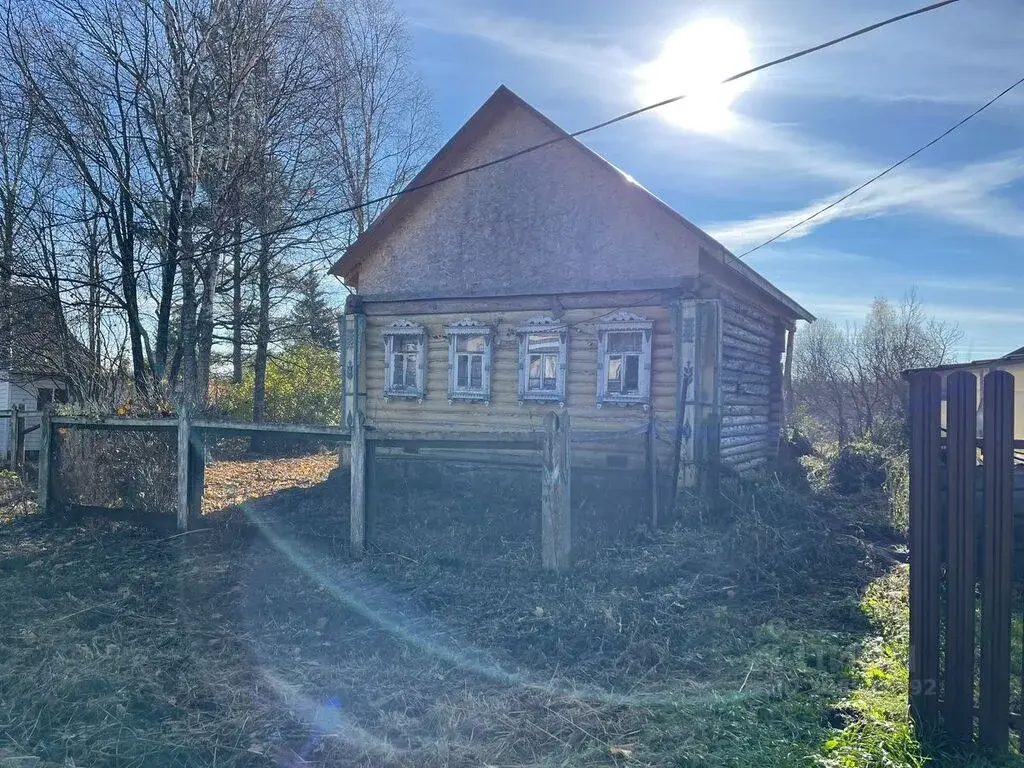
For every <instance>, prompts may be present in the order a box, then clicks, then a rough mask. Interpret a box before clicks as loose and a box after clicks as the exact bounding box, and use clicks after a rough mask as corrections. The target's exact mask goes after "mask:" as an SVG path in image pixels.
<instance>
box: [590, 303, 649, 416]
mask: <svg viewBox="0 0 1024 768" xmlns="http://www.w3.org/2000/svg"><path fill="white" fill-rule="evenodd" d="M653 328H654V324H653V323H652V322H651V321H650V320H648V319H647V318H645V317H641V316H640V315H634V314H631V313H628V312H619V313H616V314H614V315H612V316H611V317H609V318H608V319H606V320H605V321H603V322H601V323H600V324H599V325H598V345H597V348H598V355H597V372H598V379H597V402H598V404H599V405H600V404H602V403H643V404H646V403H649V402H650V397H651V336H652V333H653Z"/></svg>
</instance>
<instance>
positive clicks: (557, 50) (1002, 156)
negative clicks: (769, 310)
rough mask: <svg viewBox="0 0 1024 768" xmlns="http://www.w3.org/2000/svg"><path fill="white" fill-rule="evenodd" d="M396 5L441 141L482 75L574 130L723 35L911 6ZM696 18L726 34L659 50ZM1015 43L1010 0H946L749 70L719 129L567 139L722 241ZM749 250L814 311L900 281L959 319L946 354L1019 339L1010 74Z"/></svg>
mask: <svg viewBox="0 0 1024 768" xmlns="http://www.w3.org/2000/svg"><path fill="white" fill-rule="evenodd" d="M395 2H396V5H397V6H398V8H399V9H400V10H401V11H402V12H404V13H405V15H406V16H407V18H408V20H409V24H410V27H409V29H410V34H411V37H412V44H413V49H414V55H415V57H416V64H417V66H418V68H419V70H420V72H421V73H422V75H423V77H424V79H425V80H426V83H427V86H428V87H429V88H430V90H431V92H432V93H433V96H434V102H435V106H436V109H437V112H438V116H439V119H440V126H441V131H442V133H443V135H444V137H445V138H447V136H449V135H450V134H451V133H453V132H454V131H456V130H457V129H458V128H459V126H460V125H462V123H463V122H464V121H465V120H466V118H468V117H469V115H470V114H472V113H473V111H475V110H476V108H477V107H479V105H480V104H481V103H482V102H483V101H484V100H485V99H486V98H487V97H488V96H489V95H490V93H491V92H492V91H493V90H494V89H495V88H496V87H497V86H498V85H499V84H502V83H504V84H505V85H507V86H508V87H510V88H511V89H512V90H514V91H516V92H517V93H518V94H519V95H520V96H522V97H523V98H525V99H526V100H527V101H529V102H530V103H531V104H533V105H534V106H536V107H537V108H538V109H540V110H541V111H543V112H544V113H546V114H547V115H548V116H549V117H551V118H552V119H553V120H555V121H556V122H557V123H559V124H560V125H561V126H562V127H563V128H565V129H567V130H574V129H577V128H581V127H584V126H586V125H589V124H591V123H594V122H598V121H599V120H601V119H604V118H607V117H610V116H612V115H614V114H617V113H618V112H622V111H626V110H628V109H631V108H635V107H637V106H640V105H641V104H642V103H643V100H644V97H650V96H651V94H652V93H660V94H663V96H664V97H667V96H671V95H674V94H675V93H676V92H677V91H680V92H681V91H684V90H686V89H687V88H688V87H689V86H688V83H689V82H690V81H689V80H688V79H687V77H688V76H689V74H692V73H688V72H680V73H679V78H678V83H679V86H681V87H678V86H677V85H676V77H675V75H674V73H675V72H676V71H677V70H678V69H680V68H686V67H687V66H692V62H693V60H694V58H695V56H696V58H697V60H699V61H701V62H709V63H708V66H709V67H712V68H714V67H715V66H717V67H719V68H721V67H727V68H728V69H727V71H731V69H732V68H735V67H732V65H733V63H734V62H741V61H742V59H743V57H742V56H741V55H740V52H742V49H743V48H744V47H748V49H749V50H748V52H747V54H746V55H747V57H748V60H749V61H752V62H753V63H760V62H762V61H765V60H768V59H772V58H775V57H777V56H780V55H783V54H785V53H789V52H791V51H794V50H796V49H798V48H801V47H805V46H807V45H811V44H814V43H817V42H820V41H823V40H825V39H827V38H829V37H833V36H836V35H838V34H842V33H844V32H847V31H850V30H852V29H854V28H857V27H860V26H863V25H865V24H868V23H871V22H873V21H877V20H879V19H882V18H885V17H887V16H891V15H893V14H896V13H899V12H901V11H905V10H911V9H913V8H914V7H917V6H918V5H920V4H923V0H913V1H912V2H906V1H905V0H899V1H898V2H897V1H896V0H837V2H834V3H824V2H821V0H716V1H714V2H658V1H656V0H630V1H629V2H621V0H395ZM709 19H713V20H727V21H728V22H729V25H725V26H727V28H728V29H731V30H732V31H734V32H735V30H737V29H738V30H739V31H740V33H741V39H742V38H745V41H746V42H745V46H744V45H739V48H738V49H737V45H738V44H735V43H734V41H733V40H732V39H731V38H724V39H723V40H722V41H720V44H717V45H713V44H712V42H711V41H709V40H708V39H707V38H708V37H709V36H708V35H701V34H698V35H697V39H696V40H695V39H694V36H693V35H690V36H689V37H687V36H686V33H680V34H682V37H681V38H679V37H676V38H673V39H675V40H676V41H677V43H676V45H675V46H673V47H671V48H670V49H669V55H668V56H666V48H665V45H666V41H667V40H669V39H670V38H672V37H673V34H674V33H676V32H677V31H678V30H685V29H687V28H688V26H687V25H692V24H695V23H696V24H698V25H700V24H703V25H705V26H703V27H702V26H698V27H697V29H698V30H705V29H708V28H709V27H707V26H706V25H708V24H709V23H711V22H709V21H708V20H709ZM720 26H722V25H720ZM710 28H711V29H717V27H710ZM689 29H693V27H689ZM1022 39H1024V12H1022V11H1021V6H1020V2H1019V0H962V1H961V2H960V3H958V4H955V5H953V6H950V7H948V8H944V9H940V10H938V11H935V12H933V13H930V14H927V15H925V16H922V17H917V18H915V19H911V20H908V21H905V22H902V23H900V24H898V25H895V26H892V27H889V28H886V29H883V30H880V31H878V32H875V33H872V34H870V35H867V36H865V37H862V38H859V39H857V40H854V41H851V42H848V43H845V44H843V45H841V46H838V47H836V48H833V49H830V50H828V51H825V52H822V53H818V54H814V55H812V56H809V57H807V58H805V59H802V60H800V61H797V62H792V63H789V64H784V65H781V66H778V67H775V68H773V69H771V70H769V71H767V72H763V73H760V74H758V75H756V76H755V78H754V79H752V81H751V82H750V83H749V84H746V87H745V89H744V90H743V91H742V92H741V93H738V94H734V98H733V100H732V102H731V104H730V105H728V111H727V113H726V114H727V115H728V120H727V121H726V122H724V123H722V124H721V125H716V124H715V123H716V122H717V121H711V123H710V124H708V125H699V124H698V123H699V122H700V121H699V120H689V119H687V120H683V125H680V124H679V120H673V119H672V115H670V114H648V115H645V116H642V117H639V118H636V119H634V120H631V121H628V122H626V123H622V124H619V125H616V126H613V127H610V128H608V129H605V130H603V131H600V132H597V133H595V134H591V135H590V136H588V137H586V143H587V144H588V145H589V146H591V147H592V148H593V149H595V150H596V151H597V152H599V153H600V154H602V155H604V156H605V157H607V158H608V159H609V160H610V161H611V162H613V163H615V164H616V165H617V166H619V167H620V168H622V169H623V170H624V171H627V172H628V173H629V174H630V175H632V176H633V177H634V178H636V179H637V181H639V182H640V183H641V184H643V185H645V186H646V187H648V188H649V189H650V190H651V191H653V192H654V193H655V194H657V195H658V196H659V197H661V198H662V199H664V200H665V201H666V202H668V203H669V204H670V205H672V206H673V207H674V208H676V209H677V210H678V211H679V212H680V213H682V214H683V215H684V216H686V217H687V218H689V219H690V220H691V221H693V222H694V223H696V224H697V225H699V226H701V227H702V228H704V229H705V230H707V231H708V232H710V233H711V234H712V235H714V236H715V237H717V238H718V239H720V240H721V241H722V242H723V243H724V244H725V245H726V246H728V247H729V248H731V249H732V250H733V251H734V252H735V253H742V252H743V251H744V250H746V249H747V248H749V247H751V246H753V245H756V244H758V243H759V242H762V241H763V240H766V239H767V238H768V237H770V236H772V235H774V234H776V233H778V232H779V231H781V230H782V229H784V228H785V227H786V226H788V224H790V223H793V222H794V221H795V220H797V219H798V218H800V217H801V214H804V215H805V214H806V213H808V212H810V211H812V210H814V209H816V208H817V207H820V206H821V205H822V204H824V203H825V202H827V201H829V200H831V199H833V198H835V197H838V196H839V195H841V194H842V193H844V192H845V191H847V190H849V189H850V188H851V187H853V186H856V185H857V184H859V183H861V182H863V181H865V180H866V179H867V178H869V177H870V176H872V175H873V174H874V173H877V172H878V171H879V170H881V169H882V168H884V167H885V166H887V165H889V164H890V163H892V162H894V161H895V160H898V159H899V158H901V157H903V156H904V155H905V154H907V153H908V152H910V151H911V150H913V149H915V148H917V147H918V146H919V145H921V144H923V143H925V142H926V141H928V140H930V139H931V138H933V137H934V136H936V135H937V134H939V133H941V132H942V131H944V130H945V129H946V128H948V127H949V126H950V125H952V124H953V123H955V122H956V121H958V120H959V119H961V118H962V117H963V116H964V115H966V114H967V113H969V112H971V111H972V110H974V109H975V108H977V107H978V106H980V105H981V104H982V103H984V102H985V101H987V100H988V99H990V98H991V97H992V96H994V95H995V94H996V93H998V92H999V91H1001V90H1002V89H1003V88H1005V87H1007V86H1008V85H1010V84H1011V83H1012V82H1014V81H1015V80H1017V79H1018V78H1020V77H1022V76H1024V59H1022V58H1021V57H1020V52H1019V51H1020V41H1021V40H1022ZM703 44H706V45H705V46H704V47H706V48H707V50H703V49H701V50H698V51H697V53H696V54H693V55H689V54H688V53H687V52H689V51H694V50H696V49H697V48H700V47H701V46H702V45H703ZM682 49H685V51H682V52H681V50H682ZM673 51H674V52H675V53H676V54H679V56H680V57H681V58H678V59H673V58H671V56H672V52H673ZM722 51H725V53H721V52H722ZM717 59H721V60H719V61H716V60H717ZM680 61H681V62H683V63H682V64H681V65H680V64H679V62H680ZM652 62H653V63H652ZM659 67H660V68H659ZM741 68H742V67H741ZM654 72H656V73H657V75H656V76H655V75H653V74H651V73H654ZM666 89H667V90H666ZM659 97H660V96H655V98H659ZM699 108H700V105H699V104H698V105H697V107H694V108H693V109H695V110H697V109H699ZM695 114H698V115H699V114H700V113H699V112H696V113H695ZM716 114H717V113H716ZM689 123H694V124H689ZM749 263H750V264H751V265H752V266H754V267H755V268H757V269H758V270H759V271H761V272H762V273H763V274H764V275H765V276H766V277H768V278H769V279H771V280H773V281H774V282H775V283H776V284H777V285H778V286H779V287H780V288H782V289H783V290H785V291H786V292H788V293H790V294H791V295H792V296H793V297H794V298H796V299H797V300H799V301H800V302H802V303H803V304H804V305H805V306H807V307H808V308H809V309H810V310H811V311H812V312H814V313H815V314H817V315H818V316H819V317H830V318H833V319H835V320H838V321H854V320H857V319H859V318H862V317H863V315H864V313H865V311H866V309H867V307H868V305H869V304H870V302H871V300H872V299H873V298H874V297H875V296H887V297H890V298H895V299H898V298H900V297H901V296H902V295H903V294H904V293H905V292H906V291H908V290H909V289H911V288H914V289H915V290H916V291H917V294H918V296H919V298H921V299H922V301H923V302H924V303H925V304H926V306H927V307H928V309H929V310H931V311H932V312H933V313H934V314H935V315H936V316H938V317H940V318H942V319H945V320H949V321H954V322H956V323H958V324H960V326H961V327H962V328H963V330H964V332H965V338H964V342H963V345H962V347H961V349H960V350H959V355H960V357H961V358H965V359H966V358H981V357H990V356H997V355H1000V354H1005V353H1006V352H1009V351H1010V350H1011V349H1015V348H1017V347H1020V346H1022V345H1024V85H1022V86H1020V87H1019V88H1018V90H1016V91H1014V92H1013V93H1011V94H1010V95H1009V96H1007V97H1005V98H1004V99H1003V100H1002V101H1000V102H999V103H998V104H996V105H995V106H993V107H992V108H990V109H989V110H988V111H987V112H986V113H984V114H983V115H981V116H979V117H978V118H976V119H975V120H973V121H971V122H970V123H968V124H967V125H966V126H964V127H963V128H962V129H960V131H958V132H957V133H954V134H953V135H952V136H950V137H949V138H947V139H946V140H944V141H943V142H941V143H940V144H938V145H936V146H935V147H934V148H932V149H930V150H928V151H927V152H926V153H924V154H922V155H920V156H919V157H918V158H916V159H915V160H914V161H912V162H911V163H910V164H908V165H906V166H904V167H902V168H901V169H899V170H898V171H896V172H894V173H893V174H891V175H890V176H888V177H886V178H885V179H884V180H882V181H880V182H878V183H876V184H875V185H873V186H872V187H869V188H868V189H867V190H865V192H863V193H861V194H860V195H858V196H857V197H855V198H853V199H851V200H850V201H849V202H848V203H846V204H844V205H843V206H841V207H839V208H837V209H834V210H833V211H831V212H830V215H828V216H824V217H822V218H821V219H819V220H817V221H815V222H814V224H813V225H811V226H808V227H805V228H803V229H801V230H798V231H796V232H794V233H793V235H792V236H790V237H788V238H787V239H785V240H782V241H779V242H777V243H775V244H773V245H772V246H769V247H767V248H764V249H762V250H760V251H758V252H757V253H755V254H752V255H751V256H750V257H749Z"/></svg>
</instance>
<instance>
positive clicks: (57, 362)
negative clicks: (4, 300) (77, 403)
mask: <svg viewBox="0 0 1024 768" xmlns="http://www.w3.org/2000/svg"><path fill="white" fill-rule="evenodd" d="M10 316H11V330H10V333H9V334H7V333H6V332H5V331H4V329H3V326H4V325H5V324H4V323H3V322H0V336H6V337H7V338H2V339H0V411H4V410H8V409H20V410H22V411H26V412H29V413H36V412H38V411H40V410H42V408H43V407H45V406H46V405H49V404H50V403H53V402H66V401H67V393H68V382H67V376H66V374H65V372H64V367H65V364H66V360H67V357H66V355H65V354H64V349H63V347H62V342H61V340H62V339H66V338H67V334H66V333H64V332H63V330H62V328H61V327H60V320H59V314H58V312H57V311H56V307H54V301H53V299H52V297H51V296H50V295H49V294H48V293H47V292H45V291H43V290H41V289H38V288H34V287H31V286H24V285H15V286H12V288H11V309H10ZM76 344H77V342H76ZM76 355H77V356H78V357H81V354H80V350H78V348H77V347H76ZM38 424H39V417H38V415H33V416H29V417H27V418H26V420H25V426H26V427H34V426H36V425H38ZM10 437H11V435H10V423H9V420H8V419H6V418H4V419H0V456H6V455H8V453H9V451H10V442H11V440H10ZM25 450H26V451H27V452H32V451H38V450H39V430H38V429H36V430H33V431H31V432H29V433H28V434H26V435H25Z"/></svg>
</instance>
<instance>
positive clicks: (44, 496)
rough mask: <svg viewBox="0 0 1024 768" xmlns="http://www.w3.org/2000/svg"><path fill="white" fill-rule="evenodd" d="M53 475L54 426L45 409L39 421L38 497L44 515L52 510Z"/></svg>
mask: <svg viewBox="0 0 1024 768" xmlns="http://www.w3.org/2000/svg"><path fill="white" fill-rule="evenodd" d="M52 476H53V426H52V425H51V424H50V411H49V410H48V409H46V408H44V409H43V415H42V419H41V420H40V422H39V494H38V496H37V497H36V498H37V499H38V504H39V512H40V513H41V514H43V515H45V514H47V513H48V512H49V511H50V502H51V500H52V498H53V496H52V493H51V491H52V487H53V485H52V483H53V480H52Z"/></svg>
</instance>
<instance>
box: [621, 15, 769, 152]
mask: <svg viewBox="0 0 1024 768" xmlns="http://www.w3.org/2000/svg"><path fill="white" fill-rule="evenodd" d="M752 66H753V62H752V59H751V56H750V45H749V43H748V42H747V36H746V33H744V31H743V29H742V28H741V27H739V26H737V25H736V24H734V23H733V22H731V21H728V20H726V19H702V20H700V21H694V22H692V23H690V24H687V25H686V26H685V27H682V28H680V29H678V30H676V31H675V32H673V33H672V34H671V35H669V37H668V38H667V39H666V40H665V43H664V44H663V46H662V49H661V53H660V54H659V55H658V58H656V59H654V61H651V62H648V63H647V64H644V65H642V66H640V67H638V68H637V70H636V73H635V74H636V79H637V85H636V97H637V98H638V99H640V100H641V101H642V102H643V103H644V104H653V103H655V102H658V101H661V100H663V99H667V98H671V97H672V96H678V95H680V94H684V93H685V94H687V97H686V98H685V99H683V100H682V101H678V102H676V103H674V104H670V105H668V106H665V107H659V108H658V110H657V113H658V114H659V115H661V116H662V117H663V118H664V119H666V120H668V121H669V122H671V123H672V124H674V125H677V126H679V127H681V128H686V129H688V130H692V131H700V132H704V133H715V132H719V131H725V130H728V129H729V128H731V127H732V126H733V125H735V123H736V116H735V115H734V114H733V112H732V109H731V107H732V103H733V101H734V100H735V99H736V97H737V96H739V95H740V94H741V93H742V92H743V91H745V90H747V88H749V87H750V84H751V82H752V79H753V78H751V77H745V78H743V79H742V80H738V81H736V82H734V83H728V84H727V85H722V84H721V82H722V81H723V80H724V79H725V78H727V77H729V76H730V75H733V74H735V73H737V72H741V71H742V70H745V69H749V68H750V67H752Z"/></svg>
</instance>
